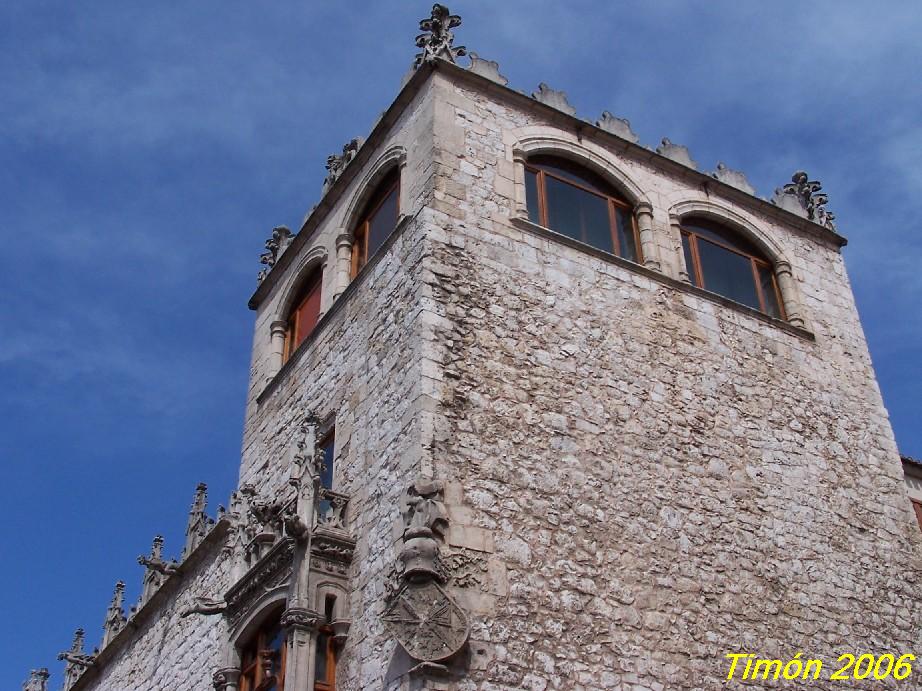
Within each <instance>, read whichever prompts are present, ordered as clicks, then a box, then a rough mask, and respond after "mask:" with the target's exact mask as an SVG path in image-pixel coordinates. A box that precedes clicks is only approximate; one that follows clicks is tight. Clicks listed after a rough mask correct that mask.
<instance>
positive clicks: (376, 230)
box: [366, 185, 399, 259]
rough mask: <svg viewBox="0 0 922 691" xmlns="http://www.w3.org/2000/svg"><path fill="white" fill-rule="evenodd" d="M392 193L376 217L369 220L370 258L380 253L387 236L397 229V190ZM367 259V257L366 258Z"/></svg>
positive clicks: (382, 204)
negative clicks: (379, 249)
mask: <svg viewBox="0 0 922 691" xmlns="http://www.w3.org/2000/svg"><path fill="white" fill-rule="evenodd" d="M398 187H399V185H395V186H394V188H393V189H392V190H391V191H390V193H389V194H388V195H387V197H385V198H384V201H383V202H382V203H381V206H379V207H378V210H377V211H375V214H374V216H372V217H371V218H370V219H369V220H368V255H367V256H368V257H370V256H372V255H373V254H374V253H375V252H377V251H378V248H379V247H380V246H381V245H382V243H383V242H384V241H385V240H387V236H388V235H390V234H391V233H393V232H394V228H396V227H397V188H398ZM366 259H367V257H366Z"/></svg>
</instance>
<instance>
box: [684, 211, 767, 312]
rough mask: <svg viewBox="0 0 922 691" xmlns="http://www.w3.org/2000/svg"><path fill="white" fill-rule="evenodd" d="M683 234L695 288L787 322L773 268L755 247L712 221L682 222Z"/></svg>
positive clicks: (690, 275)
mask: <svg viewBox="0 0 922 691" xmlns="http://www.w3.org/2000/svg"><path fill="white" fill-rule="evenodd" d="M681 233H682V251H683V252H684V253H685V265H686V267H687V269H688V278H689V280H690V281H691V283H692V285H694V286H698V287H699V288H704V289H705V290H708V291H710V292H712V293H717V294H718V295H723V296H724V297H726V298H730V299H731V300H733V301H734V302H739V303H741V304H743V305H747V306H748V307H752V308H754V309H757V310H759V311H760V312H764V313H765V314H767V315H769V316H771V317H777V318H778V319H784V318H785V316H784V306H783V305H784V303H783V302H782V300H781V292H780V291H779V289H778V280H777V279H776V278H775V271H774V267H773V266H772V263H771V261H769V260H768V258H766V257H765V256H764V254H763V253H762V252H761V251H759V249H758V248H757V247H756V246H755V245H753V244H752V243H751V242H749V241H748V240H746V239H745V238H744V237H742V236H740V235H739V233H737V232H735V231H733V230H730V229H729V228H725V227H723V226H721V225H719V224H717V223H714V222H712V221H710V220H709V219H702V218H688V219H683V221H682V224H681Z"/></svg>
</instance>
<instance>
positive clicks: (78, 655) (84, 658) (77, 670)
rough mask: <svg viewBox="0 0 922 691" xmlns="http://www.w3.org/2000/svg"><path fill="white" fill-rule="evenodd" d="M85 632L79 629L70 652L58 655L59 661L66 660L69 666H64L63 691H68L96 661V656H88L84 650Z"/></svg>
mask: <svg viewBox="0 0 922 691" xmlns="http://www.w3.org/2000/svg"><path fill="white" fill-rule="evenodd" d="M83 643H84V631H83V629H77V630H76V631H75V632H74V641H73V643H71V646H70V650H65V651H64V652H63V653H59V654H58V659H59V660H64V661H65V662H66V663H67V664H66V665H65V666H64V686H63V691H68V690H69V689H70V688H71V687H72V686H73V685H74V684H76V683H77V680H78V679H79V678H80V675H81V674H83V671H84V670H85V669H86V668H87V667H89V666H90V665H92V664H93V661H94V660H95V659H96V656H95V655H87V654H86V653H85V652H84V650H83Z"/></svg>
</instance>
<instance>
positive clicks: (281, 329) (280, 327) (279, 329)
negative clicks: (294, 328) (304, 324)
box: [269, 319, 288, 337]
mask: <svg viewBox="0 0 922 691" xmlns="http://www.w3.org/2000/svg"><path fill="white" fill-rule="evenodd" d="M286 331H288V322H286V321H284V320H282V319H279V320H278V321H274V322H272V323H271V324H269V333H270V334H271V335H272V336H273V337H275V336H284V335H285V332H286Z"/></svg>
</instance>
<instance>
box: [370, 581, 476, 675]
mask: <svg viewBox="0 0 922 691" xmlns="http://www.w3.org/2000/svg"><path fill="white" fill-rule="evenodd" d="M382 621H383V622H384V626H385V628H386V629H387V630H388V632H389V633H390V634H391V635H392V636H393V637H394V638H396V639H397V641H398V642H399V643H400V645H402V646H403V649H404V650H406V651H407V653H408V654H409V655H410V657H412V658H415V659H417V660H421V661H423V662H439V661H441V660H447V659H448V658H450V657H451V656H452V655H454V654H455V653H457V652H458V651H459V650H460V649H461V647H462V646H463V645H464V643H465V642H466V641H467V637H468V635H469V634H470V625H469V624H468V621H467V616H465V614H464V611H463V610H462V609H461V608H460V607H459V606H458V604H457V603H456V602H455V601H454V599H452V597H451V596H450V595H449V594H448V593H446V592H445V591H444V590H442V588H441V586H439V584H438V583H436V582H434V581H429V582H427V583H413V582H412V581H410V582H406V583H404V584H403V585H402V586H401V588H400V590H398V591H397V593H396V595H394V598H393V599H392V600H391V602H390V604H389V605H388V607H387V609H386V610H385V611H384V615H383V617H382Z"/></svg>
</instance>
